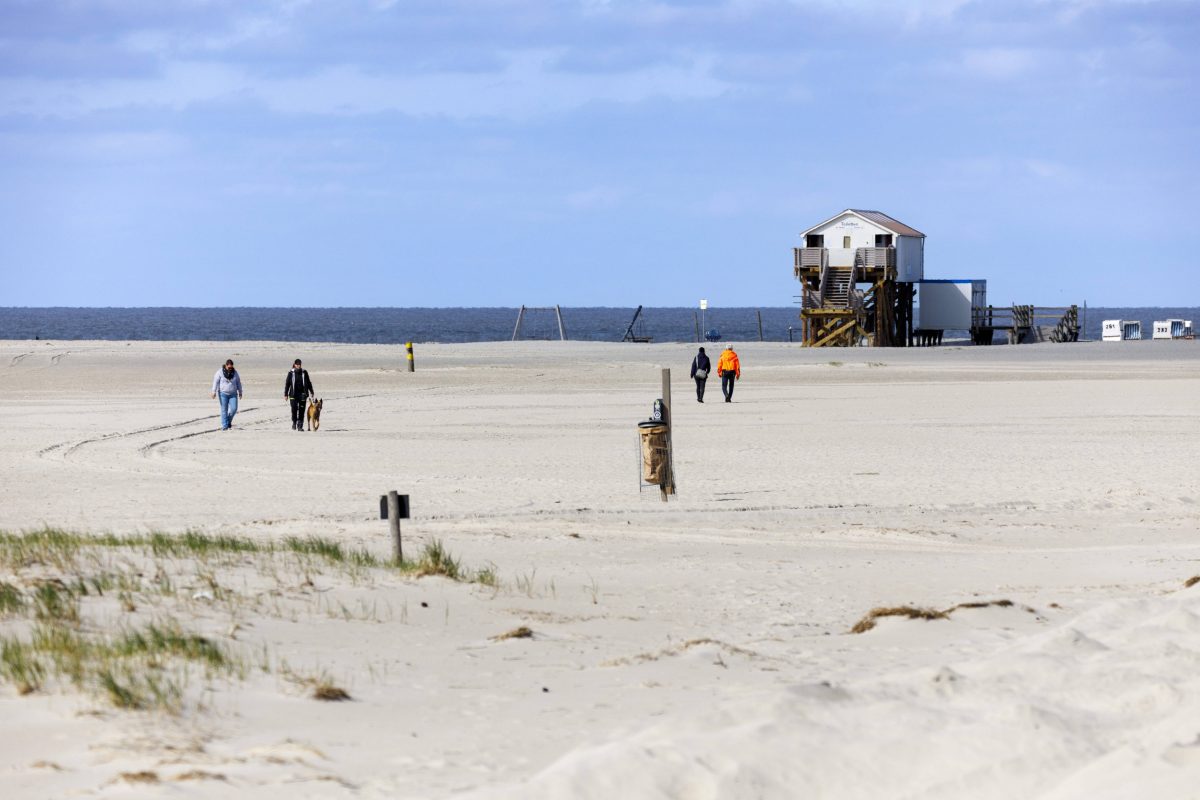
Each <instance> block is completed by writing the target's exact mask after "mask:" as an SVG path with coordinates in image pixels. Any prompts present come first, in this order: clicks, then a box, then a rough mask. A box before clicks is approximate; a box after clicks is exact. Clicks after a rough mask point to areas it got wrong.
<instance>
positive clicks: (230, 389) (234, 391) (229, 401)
mask: <svg viewBox="0 0 1200 800" xmlns="http://www.w3.org/2000/svg"><path fill="white" fill-rule="evenodd" d="M212 396H213V397H214V398H218V397H219V398H220V399H221V430H223V431H227V430H229V429H230V428H232V427H233V415H234V414H236V413H237V408H238V400H239V399H240V398H241V396H242V376H241V375H238V371H237V370H236V369H234V368H233V359H232V358H229V359H226V360H225V366H223V367H221V368H220V369H218V370H217V374H216V375H213V384H212Z"/></svg>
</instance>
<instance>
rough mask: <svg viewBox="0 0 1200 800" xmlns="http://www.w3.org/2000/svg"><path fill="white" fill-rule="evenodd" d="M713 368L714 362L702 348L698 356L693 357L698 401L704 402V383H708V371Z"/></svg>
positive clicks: (693, 376) (693, 374) (693, 375)
mask: <svg viewBox="0 0 1200 800" xmlns="http://www.w3.org/2000/svg"><path fill="white" fill-rule="evenodd" d="M711 369H712V362H711V361H709V360H708V356H706V355H705V354H704V348H703V347H701V348H700V352H699V353H696V357H695V358H693V359H692V378H694V379H695V381H696V402H697V403H703V402H704V384H706V383H708V373H709V370H711Z"/></svg>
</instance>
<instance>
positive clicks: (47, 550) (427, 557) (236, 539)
mask: <svg viewBox="0 0 1200 800" xmlns="http://www.w3.org/2000/svg"><path fill="white" fill-rule="evenodd" d="M101 549H133V550H141V551H144V552H147V553H149V554H151V555H154V556H162V557H173V558H184V557H193V558H198V559H201V560H203V559H204V558H205V557H215V556H222V555H230V554H262V555H275V554H278V553H294V554H296V555H300V556H308V557H313V558H317V559H320V560H321V561H323V562H325V563H328V564H331V565H341V566H345V567H347V568H350V569H384V568H393V569H398V570H399V571H400V572H401V573H404V574H410V575H413V576H415V577H418V578H420V577H425V576H429V575H440V576H443V577H446V578H449V579H451V580H454V581H463V582H467V583H482V584H484V585H488V586H494V585H495V584H496V583H497V578H496V573H495V569H494V567H487V568H484V569H480V570H468V569H465V568H464V567H463V565H462V562H461V561H460V560H459V559H457V558H455V557H454V556H453V555H451V553H450V552H449V550H448V549H447V548H446V546H445V545H444V544H443V543H442V541H441V540H436V539H435V540H434V541H432V542H429V543H427V544H425V545H424V546H423V548H422V550H421V552H420V554H419V555H418V557H417V558H416V559H415V560H408V559H405V560H404V561H402V562H400V563H396V562H395V561H394V560H393V559H387V558H381V557H379V556H377V555H375V554H374V553H372V552H370V551H369V550H366V549H364V548H349V547H346V546H344V545H343V544H342V543H340V542H337V541H334V540H333V539H329V538H326V537H322V536H304V537H296V536H288V537H285V538H284V539H282V540H281V541H280V542H278V543H276V542H272V541H259V540H256V539H250V538H247V537H240V536H229V535H223V534H215V535H214V534H205V533H200V532H197V531H188V532H186V533H182V534H169V533H162V532H153V533H147V534H127V535H116V534H111V533H104V534H96V535H92V534H81V533H77V532H73V531H66V530H63V529H60V528H42V529H38V530H32V531H27V532H23V533H14V532H11V531H0V565H2V566H5V567H8V568H9V569H22V568H26V567H30V566H35V565H43V566H48V567H57V568H60V569H65V570H68V571H69V570H71V569H73V568H76V567H77V566H78V559H79V557H80V555H81V554H83V553H85V552H94V551H96V550H101ZM100 580H102V581H104V583H101V584H98V585H97V586H96V589H97V591H103V590H104V589H106V588H109V586H108V585H107V584H109V583H111V580H112V576H101V578H100ZM4 602H5V601H4V599H3V597H0V612H2V611H3V609H4V607H5V606H4Z"/></svg>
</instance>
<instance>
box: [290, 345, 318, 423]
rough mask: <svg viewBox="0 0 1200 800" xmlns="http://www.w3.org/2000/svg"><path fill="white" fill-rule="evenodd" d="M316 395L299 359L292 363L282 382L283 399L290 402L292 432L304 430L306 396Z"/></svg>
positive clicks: (306, 405) (306, 407) (306, 371)
mask: <svg viewBox="0 0 1200 800" xmlns="http://www.w3.org/2000/svg"><path fill="white" fill-rule="evenodd" d="M310 394H316V392H314V391H313V385H312V380H311V379H310V378H309V377H308V370H306V369H305V368H304V367H303V366H301V364H300V359H298V358H297V359H296V360H295V361H294V362H292V368H291V370H290V371H289V372H288V374H287V378H285V379H284V381H283V399H285V400H291V401H292V430H294V431H302V430H304V412H305V411H306V410H307V409H308V396H309V395H310Z"/></svg>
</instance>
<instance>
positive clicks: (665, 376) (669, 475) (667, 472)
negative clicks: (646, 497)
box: [658, 369, 675, 503]
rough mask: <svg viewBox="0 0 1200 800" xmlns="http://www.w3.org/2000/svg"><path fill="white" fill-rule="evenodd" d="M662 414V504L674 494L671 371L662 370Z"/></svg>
mask: <svg viewBox="0 0 1200 800" xmlns="http://www.w3.org/2000/svg"><path fill="white" fill-rule="evenodd" d="M662 403H663V405H662V414H663V422H664V423H665V424H666V426H667V452H666V466H665V468H664V469H663V479H662V483H660V484H659V485H658V486H659V491H660V492H661V493H662V499H663V502H664V503H665V502H667V498H668V497H669V496H670V495H673V494H675V470H674V469H673V468H672V466H673V465H672V463H671V462H672V460H673V458H674V453H673V452H672V445H671V370H670V369H664V370H663V371H662Z"/></svg>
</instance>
